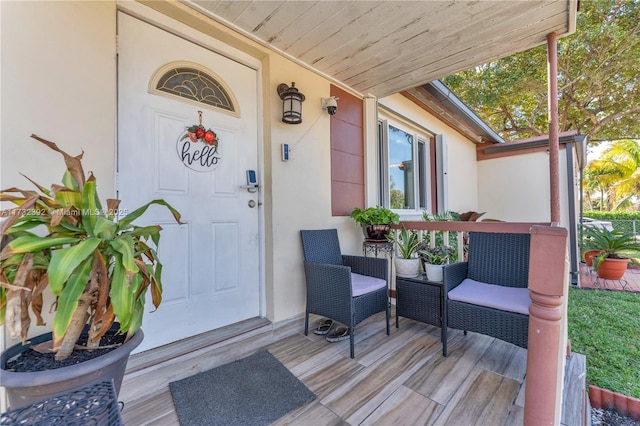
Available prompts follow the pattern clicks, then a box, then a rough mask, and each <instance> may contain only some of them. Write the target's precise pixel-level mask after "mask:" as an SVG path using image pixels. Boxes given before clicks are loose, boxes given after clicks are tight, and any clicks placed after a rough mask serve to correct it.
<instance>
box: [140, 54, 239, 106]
mask: <svg viewBox="0 0 640 426" xmlns="http://www.w3.org/2000/svg"><path fill="white" fill-rule="evenodd" d="M149 93H154V94H156V95H161V96H169V97H171V98H179V99H180V100H182V101H184V102H189V103H193V104H195V105H197V106H202V105H203V104H204V106H206V107H208V108H213V109H216V110H218V111H220V112H224V113H226V114H230V115H233V116H235V117H239V116H240V111H239V108H238V103H237V101H236V99H235V97H234V96H233V92H232V91H231V89H230V88H229V87H228V86H227V85H226V84H225V83H224V81H223V80H222V79H221V78H220V77H219V76H217V75H216V74H215V73H214V72H213V71H211V70H208V69H206V68H205V67H202V66H200V65H198V64H195V63H191V62H172V63H169V64H166V65H165V66H163V67H162V68H160V69H159V70H158V71H156V72H155V74H154V75H153V78H152V79H151V81H150V82H149Z"/></svg>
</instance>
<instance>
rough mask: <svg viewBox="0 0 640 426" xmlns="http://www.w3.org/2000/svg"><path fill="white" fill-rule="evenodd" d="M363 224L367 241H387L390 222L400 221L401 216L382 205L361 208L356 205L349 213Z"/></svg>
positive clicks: (357, 221) (396, 222)
mask: <svg viewBox="0 0 640 426" xmlns="http://www.w3.org/2000/svg"><path fill="white" fill-rule="evenodd" d="M349 216H350V217H351V219H353V220H354V221H355V222H356V223H358V224H359V225H361V226H362V232H363V233H364V237H365V239H366V240H367V241H380V242H382V241H386V238H387V234H388V233H389V225H390V224H392V223H393V224H398V223H400V216H399V215H398V214H397V213H394V212H392V211H391V210H389V209H385V208H384V207H382V206H375V207H369V208H367V209H364V210H363V209H361V208H359V207H356V208H354V209H353V211H352V212H351V214H350V215H349Z"/></svg>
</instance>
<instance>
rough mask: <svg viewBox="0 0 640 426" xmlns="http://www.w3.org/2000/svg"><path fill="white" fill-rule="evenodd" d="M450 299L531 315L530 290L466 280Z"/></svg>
mask: <svg viewBox="0 0 640 426" xmlns="http://www.w3.org/2000/svg"><path fill="white" fill-rule="evenodd" d="M449 299H451V300H457V301H459V302H465V303H471V304H473V305H480V306H486V307H488V308H494V309H499V310H501V311H508V312H516V313H519V314H524V315H529V305H530V304H531V298H530V297H529V289H527V288H516V287H505V286H501V285H495V284H486V283H481V282H479V281H474V280H472V279H470V278H465V280H464V281H462V283H460V285H458V286H457V287H456V288H454V289H453V290H451V291H450V292H449Z"/></svg>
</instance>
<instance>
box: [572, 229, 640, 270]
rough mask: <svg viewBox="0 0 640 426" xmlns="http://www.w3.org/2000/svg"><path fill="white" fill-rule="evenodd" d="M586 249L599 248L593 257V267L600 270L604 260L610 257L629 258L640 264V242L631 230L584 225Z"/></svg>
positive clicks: (584, 244) (584, 247) (583, 232)
mask: <svg viewBox="0 0 640 426" xmlns="http://www.w3.org/2000/svg"><path fill="white" fill-rule="evenodd" d="M582 234H583V236H584V238H583V240H582V242H583V249H584V250H598V251H599V254H598V255H597V256H596V257H594V259H593V267H594V269H595V270H598V267H599V266H600V264H601V263H602V261H603V260H604V259H606V258H608V257H610V258H613V259H629V261H631V262H633V263H635V264H638V265H640V262H638V258H639V257H640V242H638V240H637V239H636V237H635V236H634V235H633V233H631V232H619V231H609V230H608V229H606V228H602V227H595V226H582Z"/></svg>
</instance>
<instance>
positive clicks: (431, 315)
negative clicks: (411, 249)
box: [396, 275, 446, 341]
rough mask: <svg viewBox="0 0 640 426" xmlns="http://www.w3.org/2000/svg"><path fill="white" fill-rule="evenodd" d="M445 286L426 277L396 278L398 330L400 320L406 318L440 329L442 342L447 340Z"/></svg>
mask: <svg viewBox="0 0 640 426" xmlns="http://www.w3.org/2000/svg"><path fill="white" fill-rule="evenodd" d="M444 296H445V295H444V286H443V284H442V283H441V282H436V281H429V280H427V277H426V276H425V275H419V276H417V277H415V278H403V277H398V276H396V328H398V326H399V324H398V318H399V317H405V318H409V319H412V320H416V321H420V322H423V323H426V324H431V325H435V326H436V327H440V328H441V329H442V331H441V341H444V339H445V327H446V321H445V319H446V306H445V303H444Z"/></svg>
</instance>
